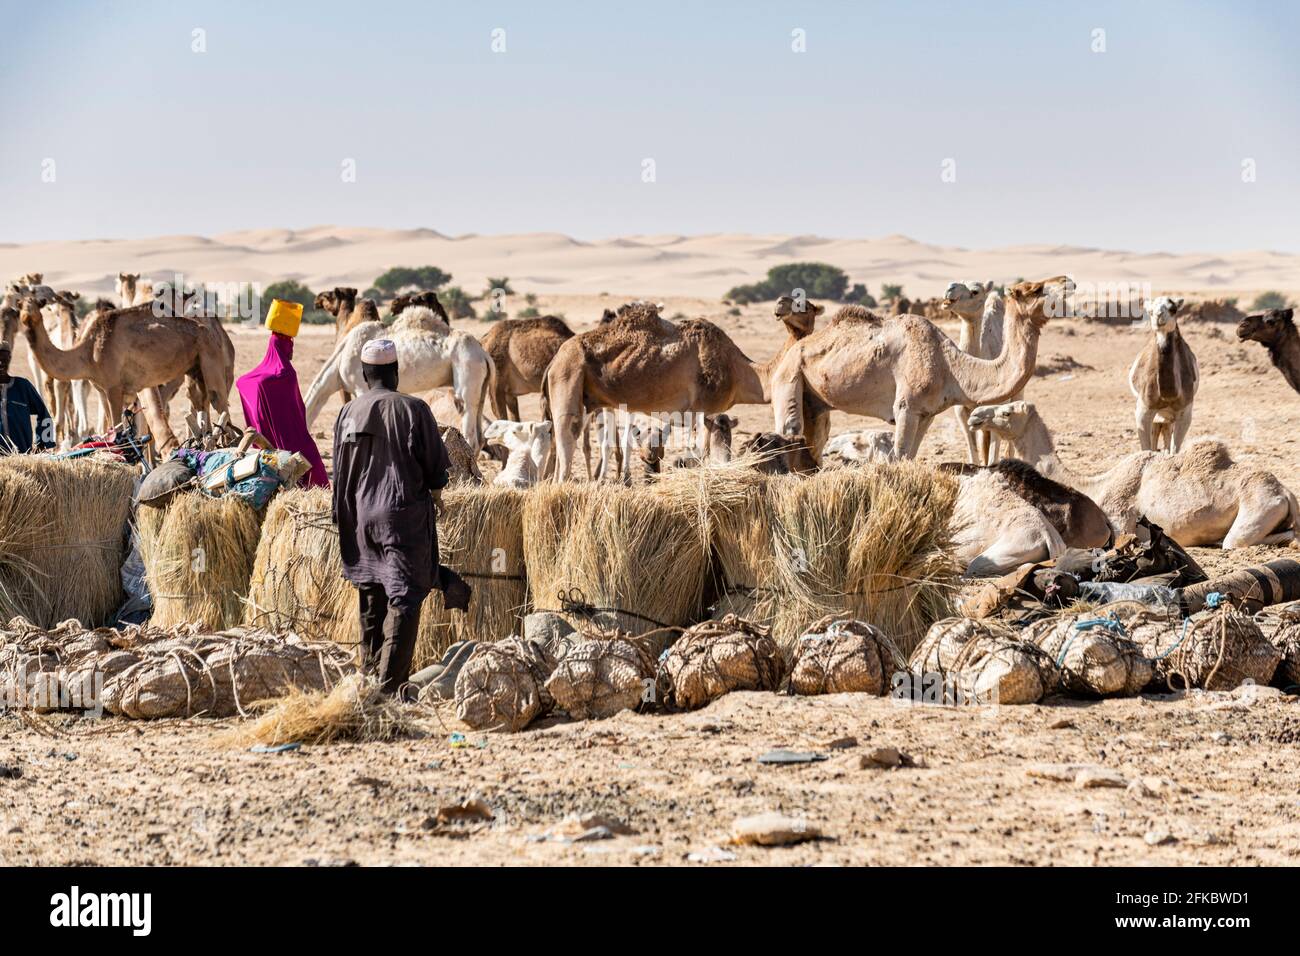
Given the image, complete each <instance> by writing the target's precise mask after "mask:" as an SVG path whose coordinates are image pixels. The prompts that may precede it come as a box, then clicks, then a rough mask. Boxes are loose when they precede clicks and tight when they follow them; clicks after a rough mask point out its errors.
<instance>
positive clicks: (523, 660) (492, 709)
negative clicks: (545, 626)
mask: <svg viewBox="0 0 1300 956" xmlns="http://www.w3.org/2000/svg"><path fill="white" fill-rule="evenodd" d="M554 668H555V660H554V658H552V657H551V656H550V654H549V653H548V652H547V650H546V649H545V647H543V645H541V644H539V643H537V642H535V641H528V640H524V639H523V638H519V637H508V638H506V639H505V640H501V641H494V642H492V643H490V644H479V645H478V646H477V647H476V648H475V649H474V653H473V654H472V655H471V656H470V659H469V660H468V661H466V662H465V665H464V666H463V667H461V669H460V673H459V674H457V675H456V717H457V719H459V720H461V721H463V722H465V723H466V724H469V726H471V727H473V728H474V729H475V730H505V731H510V732H515V731H519V730H523V729H524V728H525V727H527V726H528V725H529V724H531V723H532V722H533V721H534V720H536V719H537V718H539V717H544V716H545V715H546V714H549V713H550V712H551V709H552V708H553V707H554V706H555V702H554V700H553V699H552V698H551V695H550V693H549V692H548V691H547V690H546V679H547V678H548V677H549V676H550V675H551V671H552V670H554Z"/></svg>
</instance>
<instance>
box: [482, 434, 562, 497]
mask: <svg viewBox="0 0 1300 956" xmlns="http://www.w3.org/2000/svg"><path fill="white" fill-rule="evenodd" d="M483 437H484V438H485V439H486V440H488V441H494V440H497V441H500V442H501V443H502V444H503V445H505V446H506V448H508V449H510V456H509V457H508V458H507V459H506V463H505V467H504V468H502V469H501V473H500V474H499V475H497V476H496V478H495V479H493V482H492V483H493V484H495V485H505V486H506V487H507V488H529V487H531V486H533V485H535V484H537V482H538V481H539V480H541V479H542V478H543V477H544V476H545V475H546V472H547V467H548V465H549V464H550V458H551V446H552V444H553V439H554V437H555V434H554V428H553V426H552V425H551V423H550V422H512V421H506V420H504V419H498V420H497V421H495V422H492V423H491V424H490V425H488V427H487V428H486V429H485V430H484V432H483Z"/></svg>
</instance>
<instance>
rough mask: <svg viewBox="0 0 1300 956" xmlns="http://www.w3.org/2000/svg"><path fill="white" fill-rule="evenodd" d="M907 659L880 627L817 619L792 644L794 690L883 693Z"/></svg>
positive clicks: (905, 666)
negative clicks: (793, 645) (793, 650)
mask: <svg viewBox="0 0 1300 956" xmlns="http://www.w3.org/2000/svg"><path fill="white" fill-rule="evenodd" d="M905 670H907V659H906V658H905V657H904V656H903V652H902V651H900V650H899V649H898V645H897V644H895V643H894V642H893V641H892V640H890V638H889V637H887V636H886V635H885V634H884V633H883V632H882V631H881V630H880V629H879V628H876V627H872V626H871V625H870V624H867V623H866V622H865V621H855V620H853V619H852V618H841V619H839V620H836V619H834V618H830V617H826V618H822V619H821V620H820V621H818V622H817V623H816V624H814V625H813V626H812V627H811V628H809V629H808V632H807V633H806V634H804V635H803V636H802V637H800V638H799V642H798V644H796V645H795V659H794V669H793V670H792V671H791V672H790V691H791V693H795V694H804V695H814V694H843V693H866V694H875V695H876V696H877V697H879V696H881V695H882V694H884V693H886V692H887V691H888V690H889V687H890V680H891V677H892V675H893V674H895V673H897V672H899V671H905Z"/></svg>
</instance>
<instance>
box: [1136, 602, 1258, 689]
mask: <svg viewBox="0 0 1300 956" xmlns="http://www.w3.org/2000/svg"><path fill="white" fill-rule="evenodd" d="M1133 636H1134V639H1135V640H1136V641H1138V642H1139V643H1140V644H1141V646H1142V652H1143V653H1144V654H1145V655H1146V656H1147V657H1149V658H1150V659H1151V660H1152V661H1153V662H1154V663H1155V681H1154V683H1155V684H1156V685H1158V686H1160V687H1165V688H1168V689H1170V690H1182V689H1186V688H1189V687H1202V688H1204V689H1205V690H1232V689H1233V688H1234V687H1238V686H1240V685H1241V684H1243V683H1247V682H1250V683H1255V684H1267V683H1269V682H1270V681H1271V680H1272V679H1273V674H1274V672H1275V671H1276V670H1277V666H1278V664H1279V663H1280V662H1281V660H1282V653H1281V652H1280V651H1279V650H1278V649H1277V648H1276V647H1274V646H1273V645H1272V644H1271V643H1269V641H1268V640H1267V639H1266V638H1265V637H1264V633H1263V632H1262V631H1261V630H1260V628H1259V625H1258V624H1256V623H1255V621H1254V620H1253V619H1252V618H1251V617H1250V616H1249V615H1246V614H1243V613H1242V612H1241V611H1239V610H1237V608H1235V607H1234V606H1233V605H1232V604H1231V603H1230V602H1229V601H1227V600H1226V599H1223V598H1222V597H1220V596H1219V595H1218V594H1217V593H1215V594H1212V595H1210V596H1208V600H1207V604H1206V610H1204V611H1198V612H1197V613H1195V614H1193V615H1192V616H1191V617H1189V618H1186V619H1185V620H1183V622H1182V623H1181V624H1174V623H1173V622H1157V623H1151V624H1145V625H1142V626H1140V627H1138V628H1137V629H1136V631H1135V632H1134V635H1133Z"/></svg>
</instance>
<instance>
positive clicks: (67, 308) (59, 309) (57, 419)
mask: <svg viewBox="0 0 1300 956" xmlns="http://www.w3.org/2000/svg"><path fill="white" fill-rule="evenodd" d="M79 298H81V296H80V294H79V293H76V292H56V293H55V294H54V301H53V302H52V303H51V304H50V305H49V306H47V307H46V309H45V310H42V313H41V315H42V319H43V321H44V323H45V330H46V332H47V333H48V334H49V335H50V338H51V339H52V340H53V341H55V342H57V343H58V345H59V347H60V348H64V349H67V348H71V347H72V346H73V344H74V343H75V342H76V339H77V326H78V322H77V307H76V301H77V299H79ZM27 361H28V362H29V363H30V364H31V368H32V381H33V382H34V383H35V384H36V387H37V388H38V389H40V390H41V392H42V393H43V394H44V395H45V402H46V405H47V406H48V407H49V409H50V413H51V414H52V415H53V416H54V430H55V434H56V436H57V437H58V438H59V439H60V441H61V442H63V443H64V447H69V446H70V445H71V442H72V439H74V438H80V437H81V436H82V435H84V434H85V433H86V429H87V428H88V427H89V426H90V413H89V411H88V409H87V408H86V382H85V380H84V379H77V380H76V381H71V382H69V381H66V380H64V379H56V378H51V377H50V376H49V375H47V374H45V370H44V369H43V368H41V366H40V364H39V363H38V362H37V361H36V353H35V352H32V351H30V350H29V351H28V353H27Z"/></svg>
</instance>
